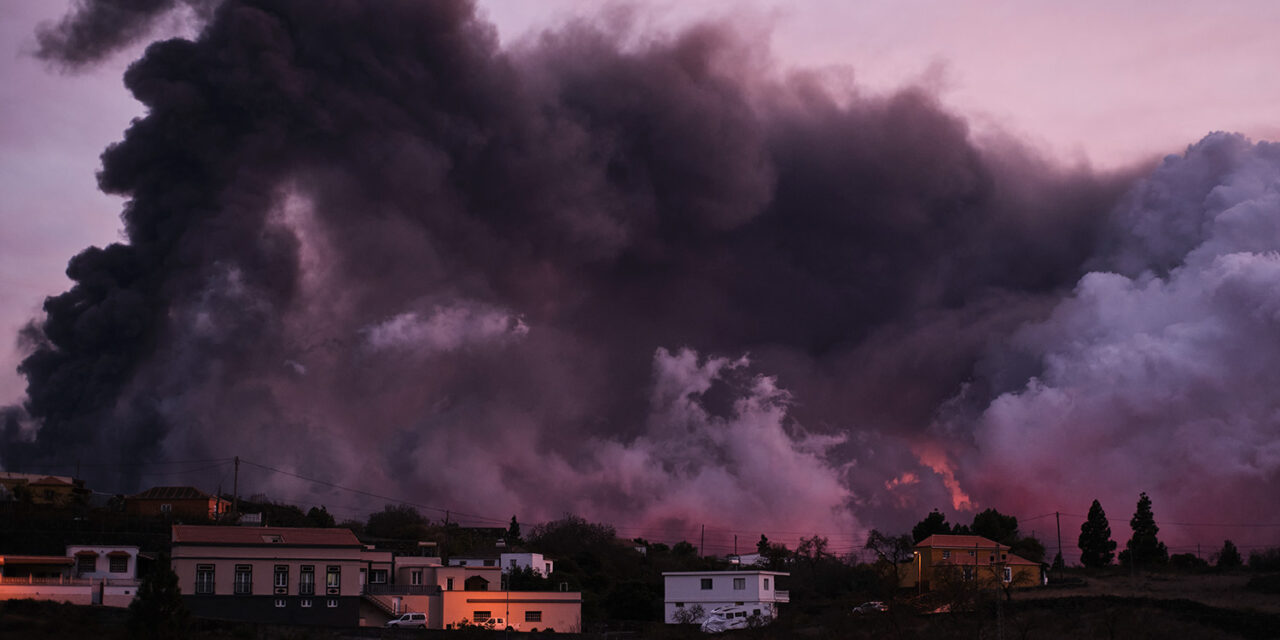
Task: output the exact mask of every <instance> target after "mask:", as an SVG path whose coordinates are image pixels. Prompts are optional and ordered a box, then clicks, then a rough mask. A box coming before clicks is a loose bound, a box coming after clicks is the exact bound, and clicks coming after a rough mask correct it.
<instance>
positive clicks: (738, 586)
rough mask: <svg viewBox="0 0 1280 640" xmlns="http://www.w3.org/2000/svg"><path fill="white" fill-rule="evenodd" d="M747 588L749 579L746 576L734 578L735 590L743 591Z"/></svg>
mask: <svg viewBox="0 0 1280 640" xmlns="http://www.w3.org/2000/svg"><path fill="white" fill-rule="evenodd" d="M746 588H747V579H746V578H734V579H733V590H734V591H743V590H745V589H746Z"/></svg>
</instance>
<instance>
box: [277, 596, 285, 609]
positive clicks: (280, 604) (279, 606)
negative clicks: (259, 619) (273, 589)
mask: <svg viewBox="0 0 1280 640" xmlns="http://www.w3.org/2000/svg"><path fill="white" fill-rule="evenodd" d="M276 608H277V609H283V608H284V598H276Z"/></svg>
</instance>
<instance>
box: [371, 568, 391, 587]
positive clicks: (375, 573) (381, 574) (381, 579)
mask: <svg viewBox="0 0 1280 640" xmlns="http://www.w3.org/2000/svg"><path fill="white" fill-rule="evenodd" d="M369 582H370V583H371V584H386V583H387V570H386V569H374V570H372V571H370V572H369Z"/></svg>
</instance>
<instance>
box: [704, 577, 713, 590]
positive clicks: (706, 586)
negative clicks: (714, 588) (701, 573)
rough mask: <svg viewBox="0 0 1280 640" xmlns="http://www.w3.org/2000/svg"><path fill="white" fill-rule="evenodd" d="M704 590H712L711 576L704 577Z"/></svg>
mask: <svg viewBox="0 0 1280 640" xmlns="http://www.w3.org/2000/svg"><path fill="white" fill-rule="evenodd" d="M702 590H703V591H710V590H711V578H703V579H702Z"/></svg>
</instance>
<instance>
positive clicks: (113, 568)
mask: <svg viewBox="0 0 1280 640" xmlns="http://www.w3.org/2000/svg"><path fill="white" fill-rule="evenodd" d="M137 572H138V547H134V546H109V545H107V546H104V545H71V546H68V547H67V553H66V555H65V556H19V555H5V556H0V600H16V599H26V598H30V599H35V600H52V601H54V602H67V603H71V604H91V605H104V606H108V607H127V606H129V603H131V602H133V599H134V598H135V597H137V595H138V585H139V582H138V573H137Z"/></svg>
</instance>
